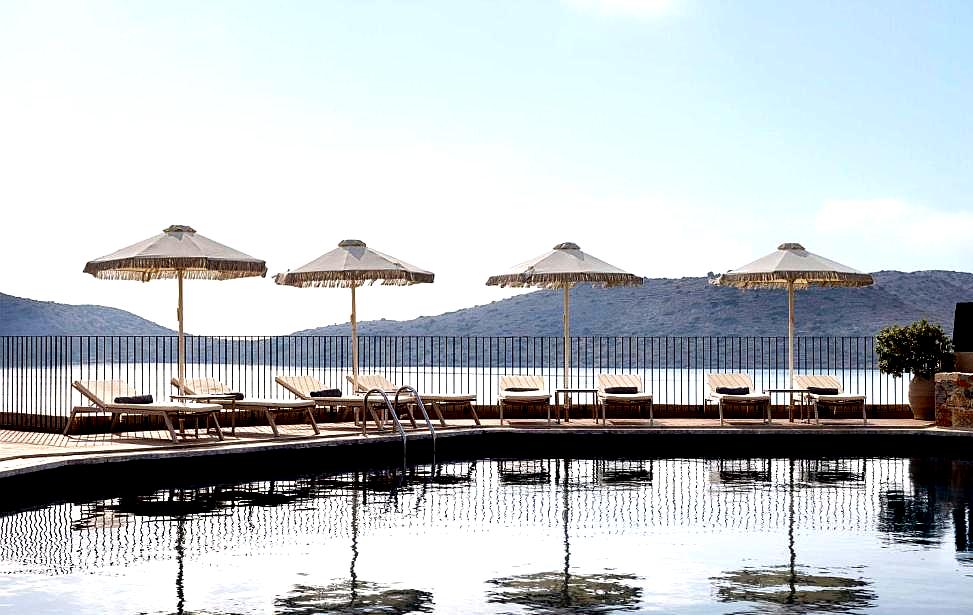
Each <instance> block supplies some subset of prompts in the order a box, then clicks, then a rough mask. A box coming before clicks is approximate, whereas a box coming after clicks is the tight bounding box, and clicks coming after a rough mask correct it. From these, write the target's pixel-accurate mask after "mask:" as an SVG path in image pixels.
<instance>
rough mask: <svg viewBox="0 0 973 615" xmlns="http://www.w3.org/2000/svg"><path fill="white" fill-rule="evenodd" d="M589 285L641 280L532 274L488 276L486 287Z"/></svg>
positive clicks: (638, 279)
mask: <svg viewBox="0 0 973 615" xmlns="http://www.w3.org/2000/svg"><path fill="white" fill-rule="evenodd" d="M583 283H590V284H593V285H595V286H603V287H618V286H641V285H642V278H641V277H640V276H637V275H633V274H631V273H543V274H539V273H534V274H519V273H517V274H505V275H495V276H490V278H488V279H487V286H500V287H502V288H507V287H512V288H522V287H528V286H532V287H537V288H564V287H565V286H566V285H572V284H583Z"/></svg>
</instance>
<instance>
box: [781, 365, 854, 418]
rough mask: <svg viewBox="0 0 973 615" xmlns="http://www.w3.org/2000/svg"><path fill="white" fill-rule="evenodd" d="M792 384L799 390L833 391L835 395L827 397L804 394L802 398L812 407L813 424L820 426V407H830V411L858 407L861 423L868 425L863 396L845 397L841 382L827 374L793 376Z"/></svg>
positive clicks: (818, 394) (817, 394) (810, 393)
mask: <svg viewBox="0 0 973 615" xmlns="http://www.w3.org/2000/svg"><path fill="white" fill-rule="evenodd" d="M794 384H795V385H797V387H798V388H801V389H812V388H816V389H835V390H837V391H838V392H837V394H835V395H827V394H820V393H812V392H810V391H808V392H806V393H804V398H805V399H806V400H808V401H810V402H811V404H812V405H813V406H814V423H815V424H820V423H821V417H820V411H819V408H820V407H822V406H823V407H830V408H832V409H835V408H840V407H848V406H853V407H854V406H860V407H861V411H862V422H863V423H864V424H866V425H867V424H868V416H867V415H866V413H865V396H864V395H846V394H845V393H844V392H843V391H844V387H843V386H842V385H841V381H840V380H838V379H837V378H835V377H834V376H831V375H828V374H805V375H800V376H794Z"/></svg>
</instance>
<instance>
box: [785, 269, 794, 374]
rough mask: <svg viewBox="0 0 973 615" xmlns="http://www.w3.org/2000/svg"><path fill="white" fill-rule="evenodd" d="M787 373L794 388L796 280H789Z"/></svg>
mask: <svg viewBox="0 0 973 615" xmlns="http://www.w3.org/2000/svg"><path fill="white" fill-rule="evenodd" d="M787 372H788V378H789V380H788V383H787V386H788V388H791V389H793V388H794V280H787Z"/></svg>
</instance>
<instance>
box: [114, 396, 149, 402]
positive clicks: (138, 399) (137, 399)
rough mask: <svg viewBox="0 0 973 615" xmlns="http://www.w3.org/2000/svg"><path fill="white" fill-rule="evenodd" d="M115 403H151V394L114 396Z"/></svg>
mask: <svg viewBox="0 0 973 615" xmlns="http://www.w3.org/2000/svg"><path fill="white" fill-rule="evenodd" d="M115 403H116V404H151V403H152V396H151V395H132V396H131V397H125V396H122V397H116V398H115Z"/></svg>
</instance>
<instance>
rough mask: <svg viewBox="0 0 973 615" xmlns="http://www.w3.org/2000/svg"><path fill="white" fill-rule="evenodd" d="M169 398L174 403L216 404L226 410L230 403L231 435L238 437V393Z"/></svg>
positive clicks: (172, 396) (174, 396) (173, 396)
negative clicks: (227, 404)
mask: <svg viewBox="0 0 973 615" xmlns="http://www.w3.org/2000/svg"><path fill="white" fill-rule="evenodd" d="M169 398H170V399H171V400H172V401H195V402H199V403H201V404H205V403H216V404H220V405H221V406H223V407H224V408H226V407H227V406H226V405H225V404H226V402H230V404H229V410H230V435H233V436H235V435H236V398H237V395H236V393H202V394H199V395H195V394H194V395H188V394H186V395H170V396H169ZM181 422H182V421H181V419H180V423H181ZM207 424H208V423H207ZM181 427H182V426H181V425H180V428H181Z"/></svg>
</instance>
